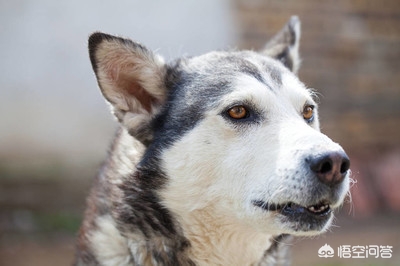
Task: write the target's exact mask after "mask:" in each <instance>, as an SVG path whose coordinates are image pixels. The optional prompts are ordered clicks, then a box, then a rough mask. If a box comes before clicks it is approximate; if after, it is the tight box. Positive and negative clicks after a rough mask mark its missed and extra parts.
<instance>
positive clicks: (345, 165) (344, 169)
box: [340, 157, 350, 174]
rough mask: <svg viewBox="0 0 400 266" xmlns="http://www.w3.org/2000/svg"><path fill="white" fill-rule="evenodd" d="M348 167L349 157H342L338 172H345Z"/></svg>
mask: <svg viewBox="0 0 400 266" xmlns="http://www.w3.org/2000/svg"><path fill="white" fill-rule="evenodd" d="M349 169H350V160H349V158H347V157H346V158H343V161H342V165H341V166H340V173H341V174H345V173H346V172H347V170H349Z"/></svg>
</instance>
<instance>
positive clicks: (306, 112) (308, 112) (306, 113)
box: [303, 105, 314, 123]
mask: <svg viewBox="0 0 400 266" xmlns="http://www.w3.org/2000/svg"><path fill="white" fill-rule="evenodd" d="M303 118H304V119H305V120H306V121H307V122H309V123H310V122H312V120H313V118H314V106H313V105H306V106H304V109H303Z"/></svg>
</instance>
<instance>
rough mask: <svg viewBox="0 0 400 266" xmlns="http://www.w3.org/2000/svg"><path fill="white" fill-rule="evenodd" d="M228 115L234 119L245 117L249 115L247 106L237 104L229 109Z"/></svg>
mask: <svg viewBox="0 0 400 266" xmlns="http://www.w3.org/2000/svg"><path fill="white" fill-rule="evenodd" d="M228 115H229V116H230V117H231V118H233V119H243V118H246V117H248V111H247V109H246V107H244V106H242V105H237V106H234V107H232V108H231V109H229V110H228Z"/></svg>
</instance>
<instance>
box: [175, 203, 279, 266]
mask: <svg viewBox="0 0 400 266" xmlns="http://www.w3.org/2000/svg"><path fill="white" fill-rule="evenodd" d="M210 208H212V207H210ZM210 208H208V209H207V208H206V209H202V210H196V211H193V212H192V213H187V214H184V215H182V217H181V220H180V223H181V226H182V227H183V231H184V234H185V237H187V238H188V240H189V242H190V246H191V248H190V250H189V254H190V257H191V259H192V260H193V261H194V262H195V263H196V265H258V263H259V262H260V261H261V260H262V258H263V255H264V253H265V252H266V251H267V250H268V249H269V247H270V246H271V244H272V241H273V239H272V236H271V235H266V234H260V233H259V232H255V231H253V230H252V229H251V228H249V227H246V226H245V225H242V226H241V225H237V224H233V223H232V222H230V219H229V218H228V217H224V216H222V215H221V216H220V217H217V218H216V217H215V213H214V212H212V211H211V213H212V214H211V213H210Z"/></svg>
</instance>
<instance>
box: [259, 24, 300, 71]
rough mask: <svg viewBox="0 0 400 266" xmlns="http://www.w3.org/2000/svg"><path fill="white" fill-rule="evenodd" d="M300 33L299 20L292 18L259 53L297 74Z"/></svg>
mask: <svg viewBox="0 0 400 266" xmlns="http://www.w3.org/2000/svg"><path fill="white" fill-rule="evenodd" d="M300 32H301V30H300V19H299V18H298V17H297V16H292V17H291V18H290V20H289V22H288V23H287V24H286V25H285V27H284V28H283V29H282V30H281V31H280V32H278V33H277V34H276V35H275V36H274V37H273V38H272V39H271V40H270V41H269V42H268V43H267V44H266V45H265V47H264V50H263V51H261V53H262V54H264V55H267V56H270V57H272V58H275V59H277V60H279V61H281V62H282V64H283V65H284V66H286V67H287V68H288V69H289V70H291V71H292V72H294V73H297V70H298V69H299V66H300V59H299V40H300Z"/></svg>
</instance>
